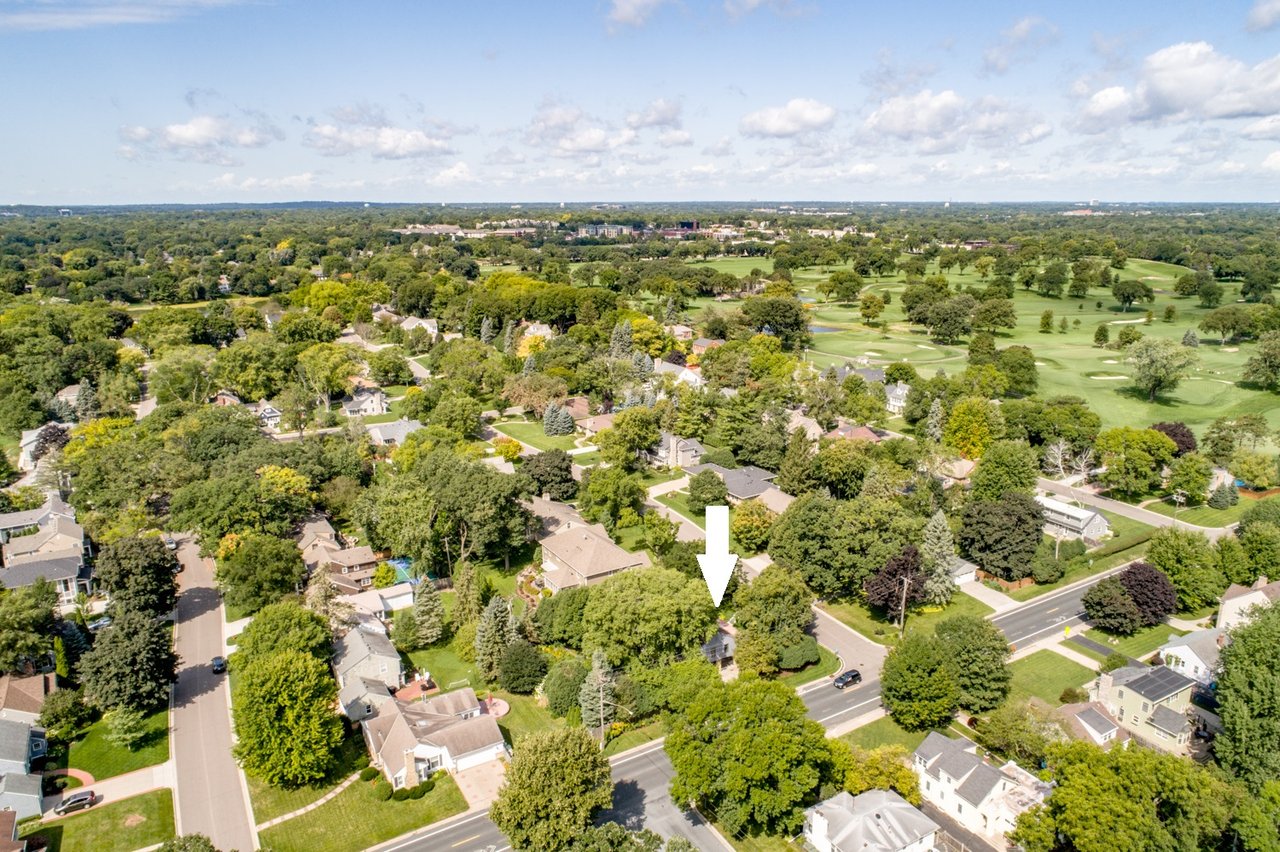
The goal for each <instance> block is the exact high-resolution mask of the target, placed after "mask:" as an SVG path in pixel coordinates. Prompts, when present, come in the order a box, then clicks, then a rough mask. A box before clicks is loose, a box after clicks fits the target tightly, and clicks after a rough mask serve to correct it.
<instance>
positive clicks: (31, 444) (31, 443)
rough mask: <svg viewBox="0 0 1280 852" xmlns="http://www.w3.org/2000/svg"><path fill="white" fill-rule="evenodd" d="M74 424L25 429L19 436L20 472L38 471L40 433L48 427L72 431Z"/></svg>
mask: <svg viewBox="0 0 1280 852" xmlns="http://www.w3.org/2000/svg"><path fill="white" fill-rule="evenodd" d="M74 425H75V424H73V423H58V422H51V423H46V424H44V426H37V427H36V428H35V429H24V430H22V434H21V435H19V436H18V470H20V471H22V472H23V473H26V472H28V471H32V470H35V469H36V458H35V453H36V446H37V445H38V444H39V443H40V433H41V432H43V431H44V429H45V427H47V426H57V427H58V428H60V429H71V428H73V427H74Z"/></svg>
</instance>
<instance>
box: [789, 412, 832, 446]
mask: <svg viewBox="0 0 1280 852" xmlns="http://www.w3.org/2000/svg"><path fill="white" fill-rule="evenodd" d="M789 414H790V416H789V418H788V420H787V434H788V435H789V434H791V433H793V432H795V431H796V430H797V429H799V430H801V431H802V432H804V434H805V437H806V438H808V439H809V440H810V441H816V440H818V439H819V438H821V437H822V435H823V433H824V432H826V430H825V429H823V428H822V425H821V424H819V423H818V421H817V420H814V419H813V418H812V417H810V416H809V415H807V414H804V413H802V412H800V411H796V410H794V409H793V410H792V411H791V412H790V413H789Z"/></svg>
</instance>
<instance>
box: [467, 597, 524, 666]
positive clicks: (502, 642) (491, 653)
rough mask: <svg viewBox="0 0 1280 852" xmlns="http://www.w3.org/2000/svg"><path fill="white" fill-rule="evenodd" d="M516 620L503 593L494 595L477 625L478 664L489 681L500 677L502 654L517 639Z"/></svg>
mask: <svg viewBox="0 0 1280 852" xmlns="http://www.w3.org/2000/svg"><path fill="white" fill-rule="evenodd" d="M516 639H517V636H516V622H515V618H514V617H513V616H512V614H511V605H510V604H509V603H507V599H506V598H504V597H502V596H501V595H494V596H493V597H492V598H491V599H490V600H489V605H488V606H486V607H485V608H484V612H483V613H482V614H481V615H480V623H479V624H478V625H476V666H477V667H478V668H479V669H480V674H481V675H482V676H483V677H484V679H485V680H487V681H494V680H497V679H498V674H499V673H500V672H501V670H502V655H503V654H505V653H506V651H507V648H508V647H510V645H511V643H512V642H514V641H516Z"/></svg>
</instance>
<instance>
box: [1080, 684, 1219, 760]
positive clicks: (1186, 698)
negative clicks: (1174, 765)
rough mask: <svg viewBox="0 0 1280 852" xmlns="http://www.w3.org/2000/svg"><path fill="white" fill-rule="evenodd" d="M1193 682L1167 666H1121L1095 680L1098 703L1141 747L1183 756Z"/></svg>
mask: <svg viewBox="0 0 1280 852" xmlns="http://www.w3.org/2000/svg"><path fill="white" fill-rule="evenodd" d="M1195 684H1196V682H1195V681H1194V680H1192V679H1191V678H1189V677H1187V676H1185V675H1181V674H1178V673H1177V672H1175V671H1174V670H1173V669H1171V668H1169V667H1168V666H1154V667H1149V668H1148V667H1145V666H1144V667H1139V666H1125V667H1124V668H1120V669H1116V670H1115V671H1113V672H1111V673H1110V674H1102V675H1100V676H1099V678H1098V700H1099V701H1100V702H1102V704H1103V705H1105V706H1106V708H1107V712H1108V713H1109V714H1110V715H1111V716H1112V717H1114V718H1115V719H1116V721H1118V722H1119V723H1120V725H1121V726H1122V727H1123V728H1124V729H1125V730H1126V731H1128V732H1129V733H1130V734H1132V735H1133V737H1134V738H1135V739H1137V740H1139V741H1140V742H1142V743H1143V744H1144V745H1149V746H1151V747H1152V748H1158V749H1160V750H1161V751H1167V752H1172V753H1173V754H1186V753H1187V751H1188V745H1189V743H1190V741H1191V728H1192V723H1191V716H1192V715H1193V711H1192V709H1191V690H1192V687H1194V686H1195Z"/></svg>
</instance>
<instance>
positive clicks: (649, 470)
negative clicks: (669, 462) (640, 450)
mask: <svg viewBox="0 0 1280 852" xmlns="http://www.w3.org/2000/svg"><path fill="white" fill-rule="evenodd" d="M684 475H685V473H684V471H682V470H665V469H659V468H653V467H646V468H645V469H644V470H642V471H640V484H641V485H642V486H644V487H645V488H652V487H653V486H655V485H661V484H662V483H664V482H671V481H672V480H674V479H679V478H680V477H682V476H684Z"/></svg>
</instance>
